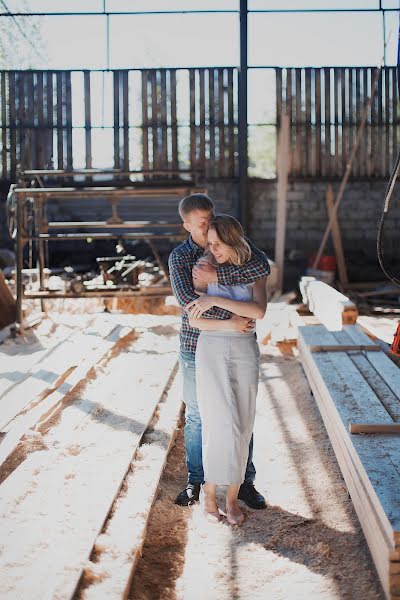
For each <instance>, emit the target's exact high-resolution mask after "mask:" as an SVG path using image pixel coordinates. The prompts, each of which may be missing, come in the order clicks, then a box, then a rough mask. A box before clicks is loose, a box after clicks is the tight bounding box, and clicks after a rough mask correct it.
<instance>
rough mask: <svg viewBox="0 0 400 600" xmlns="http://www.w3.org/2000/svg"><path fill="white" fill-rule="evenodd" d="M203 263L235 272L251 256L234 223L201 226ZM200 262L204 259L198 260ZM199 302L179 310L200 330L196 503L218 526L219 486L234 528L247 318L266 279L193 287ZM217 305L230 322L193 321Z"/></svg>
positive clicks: (248, 411)
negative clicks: (201, 482)
mask: <svg viewBox="0 0 400 600" xmlns="http://www.w3.org/2000/svg"><path fill="white" fill-rule="evenodd" d="M207 240H208V251H207V254H208V257H209V258H208V259H209V260H210V259H211V260H212V261H214V262H215V263H216V264H220V265H221V264H224V263H231V264H235V265H237V266H238V267H240V266H241V265H243V264H245V263H246V262H247V261H248V260H249V259H250V257H251V250H250V248H249V246H248V244H247V242H246V240H245V239H244V236H243V229H242V226H241V225H240V223H239V222H238V221H237V220H236V219H234V218H233V217H230V216H228V215H219V216H217V217H215V218H214V219H213V220H212V222H211V224H210V227H209V230H208V235H207ZM203 260H204V259H203ZM195 288H196V291H197V292H198V293H199V298H198V299H197V300H195V301H193V302H190V303H189V304H188V305H187V307H186V308H187V310H189V313H190V318H189V324H190V325H191V326H192V327H196V328H198V329H200V330H201V334H200V337H199V341H198V344H197V350H196V386H197V398H198V403H199V411H200V416H201V421H202V451H203V467H204V478H205V483H204V485H203V486H202V490H201V494H200V500H201V503H202V506H203V510H204V511H205V514H206V516H207V518H208V520H210V521H213V522H218V521H219V520H220V513H219V511H218V506H217V499H216V486H217V485H223V486H227V493H226V514H227V519H228V522H229V523H231V524H232V525H241V524H242V522H243V520H244V515H243V513H242V511H241V510H240V508H239V504H238V492H239V487H240V484H241V483H242V482H243V478H244V473H245V469H246V463H247V458H248V451H249V442H250V438H251V434H252V431H253V425H254V418H255V407H256V396H257V388H258V377H259V356H260V354H259V348H258V344H257V341H256V337H255V333H254V319H262V318H263V316H264V314H265V309H266V303H267V298H266V278H263V279H260V280H258V281H257V282H256V283H254V284H249V285H239V286H232V287H228V286H221V285H219V284H218V283H212V284H208V286H207V288H206V292H207V293H206V294H205V293H204V291H205V287H204V286H199V284H198V281H197V280H196V282H195ZM212 306H218V307H220V308H224V309H226V310H228V311H230V312H232V313H234V315H237V316H239V317H242V318H238V317H237V316H236V317H235V316H234V317H233V318H232V319H228V320H217V319H206V318H201V315H202V314H203V313H204V312H205V311H206V310H208V309H209V308H211V307H212Z"/></svg>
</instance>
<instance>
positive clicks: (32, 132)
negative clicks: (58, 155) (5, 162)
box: [25, 72, 37, 168]
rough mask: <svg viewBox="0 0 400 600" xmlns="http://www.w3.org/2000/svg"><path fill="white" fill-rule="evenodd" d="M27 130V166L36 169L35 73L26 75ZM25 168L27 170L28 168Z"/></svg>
mask: <svg viewBox="0 0 400 600" xmlns="http://www.w3.org/2000/svg"><path fill="white" fill-rule="evenodd" d="M25 78H26V130H25V144H26V150H25V156H26V158H25V165H26V166H28V168H35V167H36V166H37V163H36V156H35V149H36V132H37V128H36V126H35V118H34V107H35V103H34V96H35V90H34V81H33V73H32V72H29V73H26V76H25ZM26 166H25V168H26Z"/></svg>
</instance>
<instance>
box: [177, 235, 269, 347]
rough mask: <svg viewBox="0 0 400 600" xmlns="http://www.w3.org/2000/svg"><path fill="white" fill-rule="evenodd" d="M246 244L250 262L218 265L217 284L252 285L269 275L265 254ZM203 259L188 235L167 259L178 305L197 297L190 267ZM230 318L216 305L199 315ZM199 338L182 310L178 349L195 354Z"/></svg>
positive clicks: (230, 314) (197, 331) (212, 317)
mask: <svg viewBox="0 0 400 600" xmlns="http://www.w3.org/2000/svg"><path fill="white" fill-rule="evenodd" d="M246 241H247V242H248V243H249V245H250V248H251V252H252V256H251V259H250V260H249V261H248V262H247V263H246V264H244V265H242V266H241V267H239V266H236V265H221V266H220V267H218V269H217V273H218V283H220V284H221V285H241V284H246V283H253V282H254V281H257V279H261V277H266V276H267V275H269V273H270V266H269V263H268V259H267V257H266V256H265V254H264V252H262V251H261V250H259V249H258V248H256V247H255V246H254V244H252V243H251V242H250V241H249V240H246ZM202 256H203V250H202V249H201V248H199V246H197V244H195V243H194V241H193V240H192V237H191V236H189V237H188V239H187V240H186V241H185V242H183V243H182V244H181V245H180V246H178V247H177V248H175V249H174V250H173V251H172V252H171V254H170V256H169V260H168V266H169V274H170V278H171V285H172V289H173V291H174V294H175V297H176V299H177V301H178V303H179V304H180V306H182V307H184V306H186V304H188V303H189V302H191V301H192V300H196V298H198V295H197V294H196V293H195V291H194V289H193V280H192V268H193V266H194V265H195V263H196V262H197V261H198V260H199V258H201V257H202ZM231 316H232V313H231V312H229V311H227V310H224V309H222V308H218V307H215V306H214V307H213V308H211V309H210V310H208V311H206V312H205V313H203V314H202V318H203V317H204V318H206V319H230V318H231ZM199 335H200V330H199V329H195V328H194V327H190V325H189V316H188V313H187V312H186V311H182V326H181V331H180V345H181V350H184V351H185V352H196V345H197V340H198V338H199Z"/></svg>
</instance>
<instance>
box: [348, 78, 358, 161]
mask: <svg viewBox="0 0 400 600" xmlns="http://www.w3.org/2000/svg"><path fill="white" fill-rule="evenodd" d="M348 74H349V83H348V115H349V116H348V123H349V139H348V141H349V153H350V154H351V149H352V148H353V146H354V142H355V139H356V132H355V123H354V79H353V69H352V68H351V67H350V68H349V69H348ZM356 160H357V154H356V155H355V156H354V159H353V168H354V165H355V161H356ZM352 170H353V169H352Z"/></svg>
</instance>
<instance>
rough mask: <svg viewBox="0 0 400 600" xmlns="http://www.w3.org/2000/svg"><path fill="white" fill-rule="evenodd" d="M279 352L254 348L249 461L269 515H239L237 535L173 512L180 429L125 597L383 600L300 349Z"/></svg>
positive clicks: (181, 475)
mask: <svg viewBox="0 0 400 600" xmlns="http://www.w3.org/2000/svg"><path fill="white" fill-rule="evenodd" d="M281 350H282V349H279V347H277V346H272V345H270V344H269V345H267V346H264V347H263V346H261V352H262V362H261V380H260V388H259V396H258V408H257V417H256V424H255V430H254V431H255V454H254V462H255V465H256V467H257V488H258V489H259V490H260V491H261V492H262V493H265V494H267V495H268V507H267V509H266V510H262V511H255V510H251V509H248V508H245V513H246V521H245V523H244V525H243V527H242V528H241V529H236V530H234V529H232V528H231V527H229V526H228V525H227V524H226V523H224V522H223V523H221V524H219V525H211V524H209V523H206V522H205V521H204V520H203V519H202V517H201V514H200V511H199V507H198V506H194V507H189V508H182V507H178V506H176V505H175V504H174V498H175V496H176V495H177V493H178V492H179V491H180V490H181V489H182V488H183V487H184V485H185V482H186V470H185V464H184V443H183V430H182V429H181V431H180V433H179V436H178V439H177V443H176V445H175V447H174V448H173V450H172V452H171V454H170V457H169V460H168V464H167V468H166V471H165V473H164V476H163V479H162V482H161V485H160V488H159V494H158V498H157V501H156V503H155V506H154V510H153V511H152V514H151V517H150V522H149V527H148V530H147V537H146V543H145V545H144V548H143V556H142V559H141V560H140V561H139V565H138V568H137V570H136V573H135V577H134V582H133V585H132V588H131V591H130V596H129V597H130V598H131V599H134V600H158V599H160V600H161V599H162V600H189V599H190V600H217V599H218V600H225V599H226V600H228V599H232V598H234V599H242V600H258V599H259V600H261V599H262V600H265V599H266V598H270V599H271V600H286V599H289V598H290V599H291V600H293V599H296V600H334V599H335V600H336V599H343V600H347V599H349V600H359V599H360V600H361V598H362V599H363V600H383V598H384V595H383V592H382V589H381V587H380V584H379V580H378V576H377V574H376V571H375V568H374V565H373V563H372V560H371V557H370V555H369V551H368V547H367V544H366V541H365V539H364V536H363V533H362V530H361V527H360V525H359V523H358V520H357V516H356V514H355V512H354V509H353V506H352V503H351V500H350V498H349V497H348V494H347V489H346V486H345V483H344V481H343V478H342V476H341V473H340V470H339V467H338V465H337V462H336V459H335V455H334V452H333V450H332V447H331V445H330V442H329V438H328V436H327V434H326V431H325V428H324V425H323V422H322V420H321V417H320V415H319V412H318V409H317V406H316V404H315V402H314V400H313V397H312V395H311V392H310V388H309V386H308V383H307V380H306V378H305V375H304V372H303V370H302V367H301V364H300V362H299V359H298V357H297V351H296V349H293V352H294V355H293V356H292V355H291V353H288V352H287V349H286V348H285V349H284V351H283V352H282V351H281ZM291 350H292V349H291ZM222 502H223V497H222V496H220V507H221V508H223V503H222Z"/></svg>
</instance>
